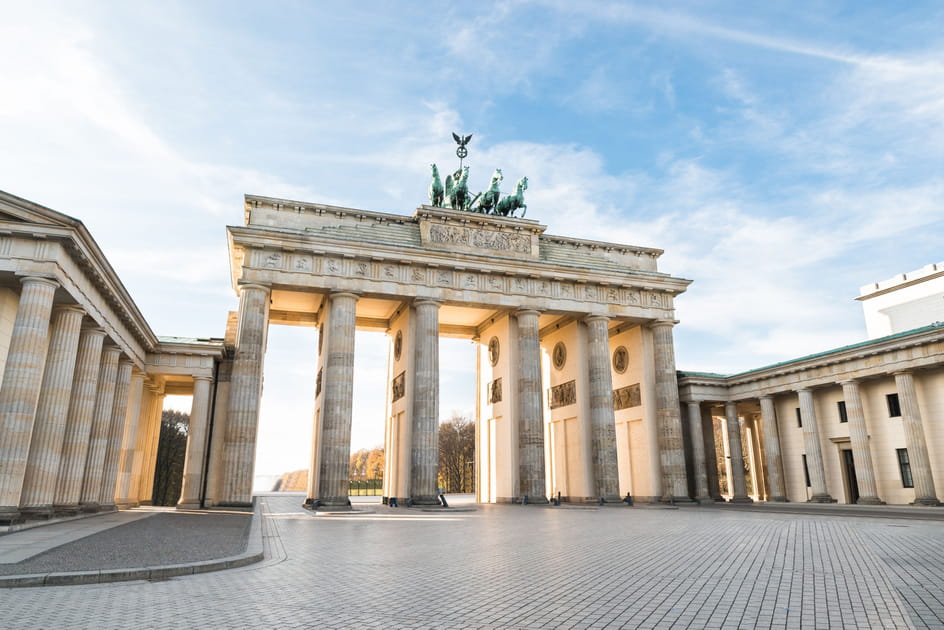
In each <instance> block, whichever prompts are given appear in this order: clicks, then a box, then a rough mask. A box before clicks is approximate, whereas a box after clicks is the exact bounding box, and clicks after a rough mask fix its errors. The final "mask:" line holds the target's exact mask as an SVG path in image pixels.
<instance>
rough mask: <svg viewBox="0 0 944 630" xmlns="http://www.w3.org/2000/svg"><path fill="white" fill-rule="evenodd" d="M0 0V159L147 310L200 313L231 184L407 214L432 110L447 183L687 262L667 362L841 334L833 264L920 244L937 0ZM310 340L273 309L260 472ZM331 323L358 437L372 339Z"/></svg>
mask: <svg viewBox="0 0 944 630" xmlns="http://www.w3.org/2000/svg"><path fill="white" fill-rule="evenodd" d="M4 5H5V6H4V7H3V13H4V19H3V21H2V23H0V147H2V148H0V188H2V189H4V190H7V191H9V192H12V193H14V194H17V195H20V196H22V197H26V198H28V199H31V200H34V201H37V202H39V203H42V204H45V205H48V206H50V207H52V208H54V209H57V210H60V211H63V212H66V213H68V214H71V215H73V216H76V217H78V218H80V219H82V220H83V221H84V222H85V223H86V225H87V226H88V227H89V229H90V230H91V231H92V233H93V235H94V236H95V237H96V239H97V240H98V241H99V244H100V245H101V246H102V248H103V249H104V251H105V253H106V255H107V256H108V257H109V259H110V260H111V262H112V264H113V265H114V267H115V268H116V270H117V271H118V273H119V275H120V276H121V278H122V279H123V281H124V282H125V284H126V286H127V287H128V289H129V291H130V292H131V294H132V296H134V298H135V300H136V301H137V303H138V305H139V307H140V308H141V310H142V312H143V313H144V314H145V316H146V317H147V319H148V321H149V322H150V324H151V326H152V328H153V329H154V331H155V332H156V333H157V334H169V335H181V336H211V335H215V336H219V335H221V334H222V332H223V325H224V322H225V316H226V311H228V310H231V309H235V306H236V299H235V295H234V293H233V291H232V289H231V288H230V286H229V281H228V262H227V255H226V244H225V232H224V225H227V224H239V223H240V222H241V221H242V195H243V194H244V193H256V194H263V195H268V196H274V197H287V198H293V199H301V200H306V201H313V202H325V203H333V204H338V205H344V206H351V207H357V208H365V209H370V210H381V211H390V212H397V213H403V214H410V213H411V212H412V210H413V209H414V208H415V207H416V206H417V205H419V204H420V203H422V202H423V201H424V199H425V191H426V188H427V185H428V179H427V177H428V166H427V165H428V164H429V162H432V161H435V162H438V163H439V164H440V165H443V164H445V165H451V164H453V163H454V160H455V157H454V154H453V151H454V144H453V142H452V140H451V136H450V134H451V132H452V131H458V132H464V133H473V134H474V138H473V140H472V143H471V144H470V147H469V148H470V159H469V164H470V165H471V167H472V178H471V179H472V180H473V186H472V187H473V188H475V187H476V186H478V187H479V188H484V187H485V186H486V185H487V181H488V176H489V175H490V173H491V171H492V170H493V169H494V168H495V167H500V168H502V169H503V171H504V173H505V174H506V180H508V181H514V180H515V179H517V178H518V177H520V176H522V175H527V176H528V178H529V183H530V187H529V190H528V194H527V199H528V206H529V211H528V217H529V218H535V219H539V220H541V221H542V222H543V223H546V224H547V225H548V226H549V229H548V231H549V232H551V233H558V234H566V235H571V236H577V237H584V238H597V239H605V240H610V241H619V242H625V243H631V244H635V245H642V246H649V247H658V248H662V249H664V250H665V251H666V253H665V255H664V256H663V257H662V259H661V261H660V267H661V269H662V270H664V271H667V272H670V273H672V274H674V275H677V276H682V277H687V278H691V279H693V280H694V281H695V282H694V284H692V286H691V288H690V289H689V291H688V293H686V294H684V295H683V296H681V297H680V298H679V299H678V302H677V305H678V311H677V315H678V318H679V319H680V321H681V324H680V325H679V326H678V327H677V329H676V336H675V339H676V351H677V358H678V365H679V367H680V368H681V369H689V370H709V371H716V372H733V371H739V370H744V369H749V368H752V367H758V366H761V365H764V364H768V363H772V362H776V361H780V360H784V359H788V358H791V357H795V356H798V355H802V354H805V353H809V352H817V351H821V350H824V349H827V348H830V347H835V346H840V345H843V344H846V343H851V342H855V341H859V340H862V339H863V338H864V337H865V327H864V324H863V321H862V316H861V310H860V307H859V304H858V303H857V302H855V301H854V300H853V299H852V298H854V297H855V296H856V295H857V294H858V288H859V286H861V285H864V284H866V283H868V282H872V281H875V280H879V279H884V278H888V277H890V276H892V275H894V274H896V273H900V272H904V271H909V270H912V269H917V268H919V267H921V266H923V265H925V264H928V263H931V262H939V261H941V260H944V254H942V247H941V243H942V242H944V222H942V216H944V212H942V210H944V5H941V4H940V3H935V2H900V3H896V2H848V3H841V2H805V3H803V2H764V3H730V2H689V3H686V2H676V3H672V8H669V9H666V8H662V7H661V6H660V5H658V4H656V3H630V2H555V1H545V2H540V1H539V2H466V3H449V4H446V3H443V4H441V5H436V4H432V3H406V2H402V3H401V2H366V3H346V2H345V3H342V2H338V3H309V2H278V3H240V2H161V3H131V2H61V3H57V2H42V1H37V2H30V3H21V2H13V1H7V2H5V3H4ZM362 338H363V339H364V341H363V342H362V341H361V339H362ZM313 344H314V337H313V335H312V333H311V331H306V330H298V329H286V328H282V327H273V329H272V340H271V342H270V354H269V357H268V365H267V372H266V398H265V401H264V409H263V433H264V436H265V437H264V438H263V439H262V440H261V444H262V447H261V448H260V455H259V458H260V459H259V463H260V464H259V465H260V471H261V472H278V470H279V469H281V468H284V467H304V466H305V465H306V463H305V459H306V458H307V453H306V452H305V451H306V449H307V437H305V438H303V439H300V438H299V431H305V430H307V428H305V425H307V423H308V414H310V408H311V401H310V397H311V392H309V391H308V390H309V389H313V386H312V384H311V381H312V379H313V372H314V368H313V356H312V355H313V348H314V345H313ZM358 348H359V356H358V365H359V372H358V374H359V376H358V383H363V385H358V386H357V387H358V390H357V392H356V395H357V397H358V405H359V408H358V409H357V410H356V417H355V443H356V444H358V445H369V444H373V443H376V442H379V441H381V440H382V430H380V429H377V426H378V424H377V421H376V418H378V417H382V413H383V411H382V405H383V402H382V393H379V394H375V393H374V392H373V391H372V390H371V388H370V387H369V382H370V381H371V380H373V377H374V376H376V375H377V374H378V372H377V369H378V368H377V367H376V366H377V365H381V364H382V362H383V361H384V360H385V356H386V355H385V352H384V350H383V349H382V344H381V343H380V342H379V341H377V340H376V339H374V338H371V337H369V336H364V335H362V336H360V337H359V340H358ZM469 348H470V346H469V345H468V344H464V345H463V344H461V343H459V344H457V343H449V344H444V346H443V353H444V357H445V358H446V359H447V360H446V361H444V365H449V369H444V383H443V400H442V407H443V413H444V415H448V413H449V411H450V410H451V409H457V410H460V411H463V410H468V409H471V408H472V402H471V398H470V396H471V393H470V392H468V391H466V390H467V389H468V388H467V386H466V385H459V384H461V383H468V381H469V378H468V373H467V372H463V371H462V370H458V371H453V367H452V366H453V365H454V364H456V363H461V364H463V366H465V365H470V363H469V362H468V361H467V360H466V359H465V357H466V356H467V355H468V354H469ZM456 357H458V358H459V359H461V360H452V359H453V358H456ZM380 378H381V380H382V379H383V376H380ZM378 401H379V402H378ZM298 427H302V428H301V429H299V428H298ZM289 464H291V466H289Z"/></svg>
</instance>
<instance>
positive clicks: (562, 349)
mask: <svg viewBox="0 0 944 630" xmlns="http://www.w3.org/2000/svg"><path fill="white" fill-rule="evenodd" d="M551 359H552V360H553V361H554V367H555V368H557V369H558V370H559V369H561V368H562V367H564V364H565V363H567V346H565V345H564V342H563V341H558V342H557V343H556V344H555V345H554V351H553V352H552V353H551Z"/></svg>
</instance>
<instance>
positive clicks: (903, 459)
mask: <svg viewBox="0 0 944 630" xmlns="http://www.w3.org/2000/svg"><path fill="white" fill-rule="evenodd" d="M896 452H897V453H898V468H900V469H901V485H902V487H904V488H914V480H913V479H912V478H911V460H910V459H908V449H906V448H899V449H896Z"/></svg>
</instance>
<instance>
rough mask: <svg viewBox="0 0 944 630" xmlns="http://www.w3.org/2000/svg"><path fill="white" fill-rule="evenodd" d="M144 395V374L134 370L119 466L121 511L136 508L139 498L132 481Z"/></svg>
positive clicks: (117, 494)
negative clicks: (133, 490) (132, 494)
mask: <svg viewBox="0 0 944 630" xmlns="http://www.w3.org/2000/svg"><path fill="white" fill-rule="evenodd" d="M143 394H144V372H141V371H140V370H137V369H135V370H132V372H131V384H130V385H129V386H128V413H127V414H126V415H125V429H124V436H123V438H122V441H121V460H120V463H119V465H118V483H117V485H116V489H115V502H116V503H117V507H118V509H120V510H126V509H128V508H131V507H136V506H137V504H138V501H137V496H136V494H135V496H131V479H132V477H133V472H134V453H135V448H136V445H137V442H138V427H139V426H140V424H141V399H142V397H143Z"/></svg>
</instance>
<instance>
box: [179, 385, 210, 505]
mask: <svg viewBox="0 0 944 630" xmlns="http://www.w3.org/2000/svg"><path fill="white" fill-rule="evenodd" d="M212 383H213V379H212V378H210V377H209V376H195V377H194V378H193V402H192V403H191V407H190V431H189V433H188V435H187V455H186V457H185V459H184V475H183V485H182V486H181V489H180V501H179V502H178V503H177V507H178V508H182V509H198V508H199V507H200V490H201V489H202V487H203V464H204V462H205V461H206V447H207V444H206V438H207V422H208V420H209V411H210V386H211V385H212Z"/></svg>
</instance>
